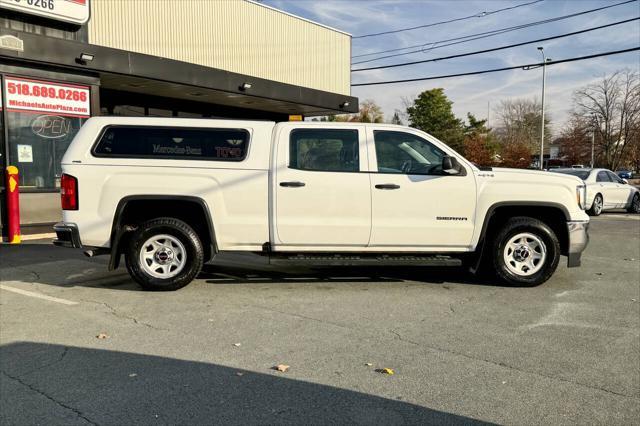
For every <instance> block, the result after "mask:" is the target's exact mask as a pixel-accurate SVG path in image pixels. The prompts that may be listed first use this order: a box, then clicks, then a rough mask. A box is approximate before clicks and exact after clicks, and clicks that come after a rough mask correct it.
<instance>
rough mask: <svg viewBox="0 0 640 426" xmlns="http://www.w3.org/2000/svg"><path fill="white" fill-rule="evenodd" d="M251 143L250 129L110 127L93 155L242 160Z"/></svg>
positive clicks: (103, 134)
mask: <svg viewBox="0 0 640 426" xmlns="http://www.w3.org/2000/svg"><path fill="white" fill-rule="evenodd" d="M248 145H249V132H248V131H247V130H245V129H221V128H211V129H210V128H200V129H194V128H181V127H151V126H110V127H107V128H106V129H105V130H104V131H103V133H102V136H101V137H100V139H99V141H98V143H97V144H96V146H95V148H94V149H93V155H94V156H96V157H124V158H158V159H172V160H212V161H242V160H243V159H244V158H245V157H246V155H247V148H248Z"/></svg>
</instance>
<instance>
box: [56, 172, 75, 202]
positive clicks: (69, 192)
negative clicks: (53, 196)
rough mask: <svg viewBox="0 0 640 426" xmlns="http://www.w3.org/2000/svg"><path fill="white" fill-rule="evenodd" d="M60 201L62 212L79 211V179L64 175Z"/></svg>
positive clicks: (61, 183) (61, 180)
mask: <svg viewBox="0 0 640 426" xmlns="http://www.w3.org/2000/svg"><path fill="white" fill-rule="evenodd" d="M60 200H61V201H62V210H78V179H76V178H75V177H73V176H71V175H67V174H64V173H63V174H62V177H61V179H60Z"/></svg>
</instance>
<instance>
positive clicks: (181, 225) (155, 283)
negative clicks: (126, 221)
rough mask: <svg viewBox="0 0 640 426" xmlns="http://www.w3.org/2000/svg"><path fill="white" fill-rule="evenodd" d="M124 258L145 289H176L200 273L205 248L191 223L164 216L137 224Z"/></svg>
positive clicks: (131, 273) (130, 272)
mask: <svg viewBox="0 0 640 426" xmlns="http://www.w3.org/2000/svg"><path fill="white" fill-rule="evenodd" d="M125 257H126V263H127V270H128V271H129V275H131V277H132V278H133V279H134V280H135V281H136V282H137V283H138V284H140V285H141V286H142V288H144V289H145V290H177V289H179V288H182V287H184V286H186V285H187V284H189V283H190V282H191V281H192V280H193V279H194V278H195V277H196V276H197V275H198V273H199V272H200V270H201V269H202V264H203V260H204V251H203V249H202V243H201V242H200V239H199V238H198V235H197V234H196V232H195V231H194V230H193V229H192V228H191V227H190V226H189V225H188V224H186V223H185V222H183V221H181V220H178V219H173V218H168V217H164V218H157V219H153V220H150V221H147V222H144V223H142V224H140V225H139V226H138V228H137V230H136V231H135V232H134V233H133V235H132V236H131V239H130V240H129V246H128V248H127V252H126V253H125Z"/></svg>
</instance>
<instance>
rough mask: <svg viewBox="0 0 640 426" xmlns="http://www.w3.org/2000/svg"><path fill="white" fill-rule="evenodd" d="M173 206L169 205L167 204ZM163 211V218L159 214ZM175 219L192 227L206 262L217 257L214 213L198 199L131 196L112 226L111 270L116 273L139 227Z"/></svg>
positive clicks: (121, 204) (120, 206)
mask: <svg viewBox="0 0 640 426" xmlns="http://www.w3.org/2000/svg"><path fill="white" fill-rule="evenodd" d="M167 203H170V204H167ZM159 208H162V209H163V210H162V212H163V213H162V214H160V213H159V210H158V209H159ZM158 217H173V218H176V219H179V220H182V221H184V222H186V223H187V224H189V226H191V227H192V228H193V229H194V230H195V231H196V233H198V236H199V237H200V239H201V240H202V245H203V248H204V249H205V262H206V261H208V260H210V259H211V258H213V256H215V254H216V253H218V245H217V240H216V234H215V229H214V225H213V218H212V215H211V210H210V209H209V206H208V205H207V203H206V202H205V201H204V200H203V199H202V198H199V197H193V196H186V195H129V196H126V197H124V198H122V199H121V200H120V201H119V202H118V205H117V206H116V210H115V213H114V216H113V224H112V226H111V237H110V242H111V258H110V260H109V270H114V269H117V268H118V266H119V265H120V257H121V255H122V253H123V246H124V244H126V241H127V238H128V233H129V232H130V231H132V230H133V229H135V228H133V227H134V226H135V225H136V224H138V223H140V222H142V221H146V220H150V219H154V218H158Z"/></svg>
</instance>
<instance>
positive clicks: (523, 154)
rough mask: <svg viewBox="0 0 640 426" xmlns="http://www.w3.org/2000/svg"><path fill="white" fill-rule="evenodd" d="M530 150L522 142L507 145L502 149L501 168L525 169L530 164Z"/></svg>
mask: <svg viewBox="0 0 640 426" xmlns="http://www.w3.org/2000/svg"><path fill="white" fill-rule="evenodd" d="M531 155H532V151H531V148H530V147H529V146H528V145H527V144H525V143H522V142H511V143H507V144H506V145H504V146H503V147H502V163H501V164H500V165H501V166H503V167H514V168H518V169H525V168H527V167H529V165H530V164H531Z"/></svg>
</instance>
